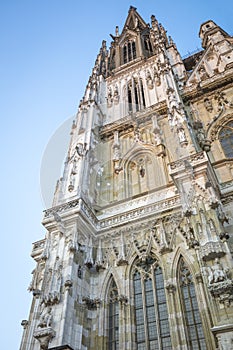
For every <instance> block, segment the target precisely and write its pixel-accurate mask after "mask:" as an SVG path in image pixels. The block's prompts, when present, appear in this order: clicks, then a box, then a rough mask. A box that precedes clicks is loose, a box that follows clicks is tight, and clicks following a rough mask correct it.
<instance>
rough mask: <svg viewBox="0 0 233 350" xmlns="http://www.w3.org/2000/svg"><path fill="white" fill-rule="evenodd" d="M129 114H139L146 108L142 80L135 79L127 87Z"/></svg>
mask: <svg viewBox="0 0 233 350" xmlns="http://www.w3.org/2000/svg"><path fill="white" fill-rule="evenodd" d="M127 98H128V112H138V111H139V110H141V109H143V108H145V107H146V101H145V94H144V88H143V83H142V79H138V78H133V79H131V80H130V81H129V83H128V85H127Z"/></svg>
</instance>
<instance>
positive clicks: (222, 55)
mask: <svg viewBox="0 0 233 350" xmlns="http://www.w3.org/2000/svg"><path fill="white" fill-rule="evenodd" d="M206 27H207V28H206ZM200 37H201V39H202V46H203V47H204V48H205V52H204V54H203V55H201V56H199V57H198V58H199V61H198V62H197V64H196V66H195V68H194V70H193V72H192V73H191V75H190V77H189V78H188V81H187V86H189V85H195V84H199V83H201V82H203V81H206V80H207V79H209V78H213V77H215V76H216V75H217V74H220V73H223V72H225V71H226V70H228V69H229V68H232V65H233V45H232V43H233V41H232V40H233V39H232V38H231V37H230V36H229V35H228V34H227V33H226V32H224V31H223V30H222V29H221V28H220V27H218V26H217V25H216V24H215V23H214V22H213V21H208V22H206V23H204V24H203V25H202V26H201V29H200Z"/></svg>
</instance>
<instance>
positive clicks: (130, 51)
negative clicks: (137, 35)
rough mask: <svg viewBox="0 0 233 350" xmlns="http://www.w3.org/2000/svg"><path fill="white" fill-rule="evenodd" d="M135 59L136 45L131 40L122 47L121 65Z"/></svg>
mask: <svg viewBox="0 0 233 350" xmlns="http://www.w3.org/2000/svg"><path fill="white" fill-rule="evenodd" d="M136 57H137V50H136V43H135V41H133V40H130V41H128V42H126V43H125V44H124V46H123V63H124V64H125V63H128V62H130V61H132V60H135V58H136Z"/></svg>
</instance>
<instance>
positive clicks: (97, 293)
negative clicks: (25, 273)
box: [20, 7, 233, 350]
mask: <svg viewBox="0 0 233 350" xmlns="http://www.w3.org/2000/svg"><path fill="white" fill-rule="evenodd" d="M199 36H200V38H201V41H202V47H203V49H202V50H201V51H199V52H196V53H195V54H193V55H191V56H189V57H187V58H185V59H182V58H181V56H180V54H179V52H178V50H177V47H176V44H175V43H174V42H173V40H172V38H171V37H168V36H167V34H166V31H165V29H164V28H163V26H162V25H161V24H160V23H158V21H157V19H156V18H155V16H151V24H147V23H146V22H145V21H144V20H143V19H142V18H141V16H140V15H139V14H138V12H137V11H136V9H135V8H134V7H130V9H129V13H128V17H127V19H126V22H125V25H124V27H123V29H122V31H120V30H119V28H118V27H116V30H115V34H114V35H111V37H112V42H111V46H110V48H109V49H108V48H107V47H106V42H105V41H103V43H102V47H101V49H100V52H99V54H98V55H97V59H96V62H95V65H94V68H93V70H92V74H91V76H90V78H89V81H88V84H87V87H86V90H85V94H84V97H83V98H82V100H81V101H80V105H79V108H78V112H77V116H76V119H75V120H74V122H73V126H72V131H71V140H70V145H69V149H68V153H67V158H66V162H65V166H64V173H63V176H62V178H60V180H59V181H58V183H57V186H56V190H55V194H54V200H53V205H52V208H49V209H47V210H46V211H45V215H44V219H43V225H44V227H45V230H46V234H45V238H44V239H42V240H40V241H38V242H35V243H34V244H33V249H32V257H33V258H34V260H35V263H36V266H35V269H34V271H33V278H32V281H31V284H30V286H29V290H30V291H31V292H32V304H31V310H30V315H29V318H28V320H23V321H22V326H23V328H24V331H23V337H22V342H21V347H20V350H47V349H53V350H117V349H119V350H157V349H159V350H165V349H166V350H172V349H173V350H186V349H193V350H196V349H199V350H205V349H208V350H212V349H219V350H220V349H221V350H230V349H233V271H232V251H233V38H232V37H231V36H229V35H228V34H227V33H226V32H225V31H224V30H223V29H222V28H221V27H219V26H218V25H217V24H216V23H214V22H213V21H212V20H209V21H207V22H205V23H203V24H202V25H201V27H200V32H199Z"/></svg>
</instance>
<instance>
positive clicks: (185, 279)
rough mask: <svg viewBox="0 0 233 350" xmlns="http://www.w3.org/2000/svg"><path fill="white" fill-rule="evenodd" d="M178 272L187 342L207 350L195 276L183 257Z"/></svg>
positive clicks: (196, 348)
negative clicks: (194, 281)
mask: <svg viewBox="0 0 233 350" xmlns="http://www.w3.org/2000/svg"><path fill="white" fill-rule="evenodd" d="M178 273H179V275H178V279H179V286H180V294H181V303H182V309H183V315H184V327H185V330H186V338H187V344H188V345H189V346H190V349H193V350H205V349H206V342H205V336H204V332H203V326H202V322H201V316H200V312H199V307H198V303H197V297H196V292H195V287H194V283H193V277H192V274H191V272H190V271H189V269H188V267H187V265H186V263H185V261H184V259H183V258H181V259H180V262H179V267H178Z"/></svg>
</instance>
